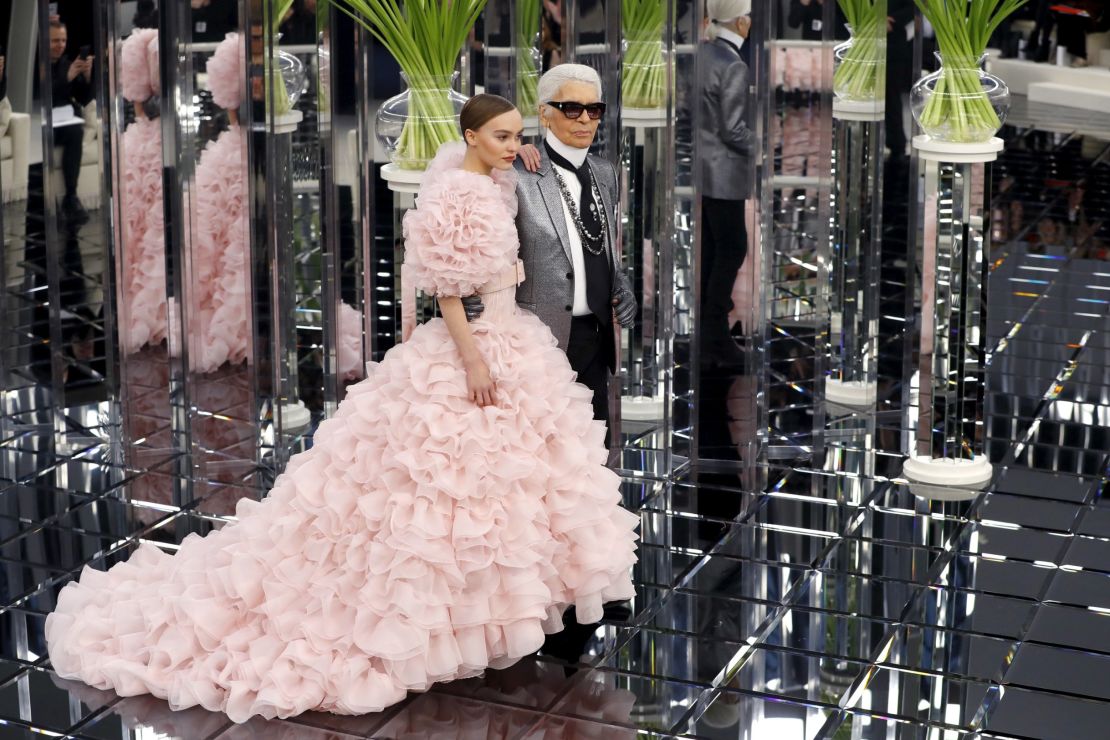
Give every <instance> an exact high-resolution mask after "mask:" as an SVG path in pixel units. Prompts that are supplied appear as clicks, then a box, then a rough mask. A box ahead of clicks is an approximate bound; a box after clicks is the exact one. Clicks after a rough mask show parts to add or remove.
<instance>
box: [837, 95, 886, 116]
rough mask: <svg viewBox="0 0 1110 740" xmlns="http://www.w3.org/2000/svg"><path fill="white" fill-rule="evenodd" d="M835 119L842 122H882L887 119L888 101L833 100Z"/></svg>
mask: <svg viewBox="0 0 1110 740" xmlns="http://www.w3.org/2000/svg"><path fill="white" fill-rule="evenodd" d="M833 118H839V119H840V120H842V121H882V120H884V119H885V118H886V101H884V100H881V99H880V100H841V99H840V98H833Z"/></svg>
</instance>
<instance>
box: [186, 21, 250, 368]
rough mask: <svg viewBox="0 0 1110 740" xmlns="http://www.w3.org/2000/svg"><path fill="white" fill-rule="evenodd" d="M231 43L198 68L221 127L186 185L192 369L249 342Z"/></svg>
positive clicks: (237, 52) (245, 228)
mask: <svg viewBox="0 0 1110 740" xmlns="http://www.w3.org/2000/svg"><path fill="white" fill-rule="evenodd" d="M239 44H240V41H239V34H238V33H229V34H227V37H226V38H225V39H224V40H223V41H221V42H220V43H219V44H218V45H217V46H216V51H215V52H213V54H212V56H211V57H209V59H208V64H207V65H206V72H207V73H208V88H209V90H211V92H212V102H214V103H215V104H216V105H218V106H220V107H221V108H225V109H227V114H228V127H227V130H226V131H223V132H222V133H221V134H220V135H219V136H217V137H216V139H215V140H214V141H210V142H208V144H207V145H206V146H205V147H204V151H202V152H201V153H200V160H199V161H198V162H197V169H196V183H195V185H194V191H195V193H196V195H195V197H196V206H195V208H196V212H195V218H194V220H193V222H194V224H195V228H194V232H193V242H192V247H193V258H192V265H193V280H192V291H191V295H190V299H189V300H190V305H191V307H192V310H191V313H190V320H189V340H190V341H189V364H190V365H191V366H192V367H193V369H195V370H198V371H200V372H211V371H213V370H215V369H216V368H218V367H219V366H220V365H222V364H224V363H225V362H231V364H233V365H234V364H237V363H240V362H243V361H244V360H246V359H247V344H248V341H249V338H250V331H249V330H248V326H247V322H248V320H249V317H250V315H251V314H250V311H249V310H248V307H247V295H248V292H249V282H248V281H249V279H250V278H249V276H248V275H247V266H248V264H249V261H250V237H249V233H250V229H249V223H248V219H249V217H250V214H249V209H248V203H247V165H246V159H245V156H244V151H243V144H244V141H243V132H242V130H241V129H240V128H239V104H240V102H241V100H242V96H243V91H242V81H243V79H244V78H245V76H246V71H245V69H244V61H243V54H242V49H241V48H240V45H239Z"/></svg>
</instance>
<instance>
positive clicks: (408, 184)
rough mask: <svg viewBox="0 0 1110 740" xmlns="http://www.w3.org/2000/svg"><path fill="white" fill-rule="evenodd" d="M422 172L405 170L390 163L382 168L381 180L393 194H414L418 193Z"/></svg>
mask: <svg viewBox="0 0 1110 740" xmlns="http://www.w3.org/2000/svg"><path fill="white" fill-rule="evenodd" d="M423 178H424V170H405V169H401V168H400V167H398V166H397V165H395V164H393V163H390V164H387V165H386V166H384V167H382V179H383V180H385V184H386V185H387V186H389V189H390V190H392V191H393V192H395V193H416V192H419V191H420V181H421V180H422V179H423Z"/></svg>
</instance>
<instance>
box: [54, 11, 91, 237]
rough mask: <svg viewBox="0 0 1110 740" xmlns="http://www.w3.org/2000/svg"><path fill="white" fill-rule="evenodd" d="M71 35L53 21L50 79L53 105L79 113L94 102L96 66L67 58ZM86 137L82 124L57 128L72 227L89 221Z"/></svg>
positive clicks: (64, 208)
mask: <svg viewBox="0 0 1110 740" xmlns="http://www.w3.org/2000/svg"><path fill="white" fill-rule="evenodd" d="M67 40H68V34H67V32H66V27H65V24H63V23H62V22H61V21H59V20H57V19H52V20H51V21H50V80H51V86H50V89H51V96H52V99H51V103H50V104H51V106H53V107H54V108H60V107H62V106H64V105H66V104H67V103H68V104H70V105H73V106H74V107H75V109H77V112H78V113H80V108H82V107H84V106H86V105H88V104H89V102H90V101H91V100H92V99H93V89H92V84H91V83H92V65H93V57H92V56H90V55H88V54H87V53H84V52H83V53H82V55H81V57H79V58H78V59H73V60H71V59H70V58H69V56H67V55H66V53H65V51H66V42H67ZM84 137H85V127H84V126H79V125H73V126H61V127H58V128H55V129H54V145H55V146H59V147H61V148H62V178H63V180H64V181H65V189H66V192H65V197H64V198H63V199H62V215H63V216H65V218H66V219H67V220H68V221H69V222H70V223H71V224H75V225H76V224H81V223H84V222H85V221H88V220H89V214H88V213H86V212H85V209H84V207H82V205H81V201H80V200H78V199H77V177H78V175H80V174H81V146H82V143H83V141H84Z"/></svg>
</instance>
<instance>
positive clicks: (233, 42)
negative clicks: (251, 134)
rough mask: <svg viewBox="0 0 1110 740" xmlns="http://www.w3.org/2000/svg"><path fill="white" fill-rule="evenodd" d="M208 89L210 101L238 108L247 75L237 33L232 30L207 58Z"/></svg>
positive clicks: (226, 106)
mask: <svg viewBox="0 0 1110 740" xmlns="http://www.w3.org/2000/svg"><path fill="white" fill-rule="evenodd" d="M206 71H207V73H208V89H209V90H211V91H212V101H213V102H214V103H215V104H216V105H218V106H220V107H221V108H238V107H239V102H240V101H241V100H242V98H243V80H244V79H246V76H247V66H246V59H244V58H243V50H242V49H241V48H239V34H238V33H237V32H234V31H232V32H231V33H229V34H228V35H227V36H226V37H225V38H224V40H223V41H221V42H220V43H219V44H218V45H217V46H216V51H214V52H213V53H212V56H210V57H209V58H208V65H207V67H206Z"/></svg>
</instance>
